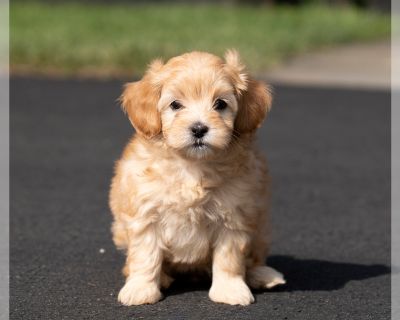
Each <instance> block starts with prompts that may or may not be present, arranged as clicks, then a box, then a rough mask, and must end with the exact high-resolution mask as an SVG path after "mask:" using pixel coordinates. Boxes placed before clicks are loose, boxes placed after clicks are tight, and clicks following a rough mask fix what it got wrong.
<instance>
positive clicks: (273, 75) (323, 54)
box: [267, 40, 391, 90]
mask: <svg viewBox="0 0 400 320" xmlns="http://www.w3.org/2000/svg"><path fill="white" fill-rule="evenodd" d="M390 67H391V45H390V40H387V41H380V42H376V43H364V44H351V45H347V46H343V47H338V48H335V49H325V50H320V51H317V52H312V53H308V54H304V55H300V56H296V57H294V58H293V59H290V60H288V61H286V62H285V63H284V64H283V65H282V66H277V67H276V68H274V69H273V70H271V71H270V72H268V75H267V79H269V80H270V81H273V82H279V83H285V84H291V85H309V86H317V87H321V86H322V87H347V88H364V89H384V90H388V89H390V80H391V74H390Z"/></svg>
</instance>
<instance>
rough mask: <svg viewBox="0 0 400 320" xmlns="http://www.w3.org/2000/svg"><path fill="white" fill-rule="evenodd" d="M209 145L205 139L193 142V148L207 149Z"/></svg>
mask: <svg viewBox="0 0 400 320" xmlns="http://www.w3.org/2000/svg"><path fill="white" fill-rule="evenodd" d="M208 147H209V145H208V144H207V143H205V142H204V141H203V140H196V141H195V142H194V143H193V144H192V148H193V149H199V150H201V149H206V148H208Z"/></svg>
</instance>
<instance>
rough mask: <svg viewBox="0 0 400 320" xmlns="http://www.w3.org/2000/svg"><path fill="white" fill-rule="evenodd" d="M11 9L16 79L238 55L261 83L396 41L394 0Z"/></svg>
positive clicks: (116, 71) (136, 70)
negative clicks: (297, 65) (269, 75)
mask: <svg viewBox="0 0 400 320" xmlns="http://www.w3.org/2000/svg"><path fill="white" fill-rule="evenodd" d="M10 11H11V12H10V18H11V43H10V48H11V71H12V72H13V73H14V74H16V73H17V74H27V73H28V74H32V73H34V74H48V75H57V76H77V75H79V76H96V77H99V76H100V77H120V76H124V77H125V76H132V75H138V74H141V73H142V72H143V70H144V69H145V67H146V65H147V64H148V63H149V61H150V60H152V59H154V58H156V57H163V58H165V59H167V58H169V57H171V56H174V55H177V54H180V53H182V52H185V51H191V50H203V51H209V52H212V53H215V54H219V55H221V54H223V52H224V51H225V50H226V48H236V49H238V50H239V51H240V53H241V55H242V56H243V60H244V61H245V62H246V64H247V65H248V66H249V69H250V70H251V71H252V72H254V73H256V74H259V75H264V74H265V72H266V71H269V70H272V69H274V68H276V67H277V66H280V65H282V63H285V62H288V61H291V59H292V58H293V57H298V56H301V55H303V54H305V53H309V52H314V51H316V50H318V51H320V50H326V49H329V48H334V47H337V46H342V45H346V44H352V43H357V44H360V43H368V42H376V41H379V40H385V39H387V40H388V39H389V37H390V12H389V11H390V1H389V0H251V1H244V0H223V1H198V0H191V1H172V2H171V1H162V0H160V1H135V0H131V1H129V0H125V1H111V0H98V1H97V0H88V1H81V2H77V1H74V2H71V1H62V0H58V1H22V0H15V1H12V3H11V5H10ZM372 54H373V55H374V56H375V55H376V54H377V55H378V56H380V57H381V58H382V54H379V53H377V52H375V53H372ZM354 55H355V56H356V57H357V52H355V53H354V54H353V56H354ZM355 60H358V58H356V59H355Z"/></svg>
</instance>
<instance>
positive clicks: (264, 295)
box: [10, 77, 390, 320]
mask: <svg viewBox="0 0 400 320" xmlns="http://www.w3.org/2000/svg"><path fill="white" fill-rule="evenodd" d="M121 86H122V82H120V81H79V80H45V79H42V80H41V79H35V78H17V77H14V78H12V79H11V150H10V152H11V198H10V202H11V215H10V219H11V221H10V240H11V242H10V250H11V255H10V261H11V279H10V294H11V297H10V299H11V300H10V302H11V305H10V318H11V319H29V320H31V319H307V320H312V319H324V320H330V319H362V320H367V319H371V320H372V319H373V320H379V319H390V93H389V91H385V90H377V91H375V90H350V89H349V90H344V89H333V88H330V89H324V88H307V87H299V86H296V87H291V86H275V88H274V92H275V102H274V105H273V109H272V112H271V114H270V117H269V119H268V120H267V122H266V123H265V125H264V126H263V127H262V128H261V130H260V132H259V145H260V147H261V148H262V150H263V151H264V152H265V153H266V155H267V157H268V159H269V164H270V170H271V176H272V181H273V195H272V198H273V202H272V209H273V210H272V223H273V247H272V253H271V256H270V258H269V259H268V263H269V264H270V265H271V266H273V267H275V268H276V269H278V270H280V271H282V272H283V273H284V274H285V276H286V279H287V285H285V286H282V287H280V288H276V289H274V290H271V291H259V292H257V293H256V294H255V297H256V303H254V304H253V305H251V306H249V307H232V306H226V305H220V304H214V303H212V302H211V301H210V300H209V299H208V297H207V290H208V288H209V282H208V281H204V282H200V283H191V282H190V281H188V280H187V279H185V278H181V279H179V280H178V281H177V283H176V284H174V285H173V287H172V288H171V289H169V290H168V291H167V292H166V293H165V299H164V300H163V301H161V302H160V303H158V304H156V305H149V306H140V307H124V306H121V305H119V304H118V303H117V299H116V296H117V294H118V290H119V289H120V288H121V286H122V284H123V277H122V275H121V272H120V270H121V268H122V265H123V256H122V255H121V254H120V253H119V252H117V251H116V249H115V248H114V246H113V244H112V241H111V235H110V231H109V227H110V222H111V217H110V213H109V209H108V206H107V193H108V188H109V182H110V178H111V176H112V168H113V162H114V161H115V160H116V159H117V158H118V157H119V154H120V152H121V150H122V148H123V146H124V144H125V143H126V142H127V140H128V139H129V137H130V135H131V134H132V129H131V126H130V125H129V121H127V119H126V118H125V116H124V115H123V114H122V112H121V111H120V110H119V107H118V106H117V104H116V98H117V97H118V95H119V94H120V91H121ZM100 249H104V253H101V252H103V251H100Z"/></svg>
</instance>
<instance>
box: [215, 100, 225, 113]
mask: <svg viewBox="0 0 400 320" xmlns="http://www.w3.org/2000/svg"><path fill="white" fill-rule="evenodd" d="M227 106H228V104H227V103H226V102H225V101H224V100H222V99H217V100H216V101H215V103H214V109H215V110H219V111H221V110H225V109H226V107H227Z"/></svg>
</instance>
